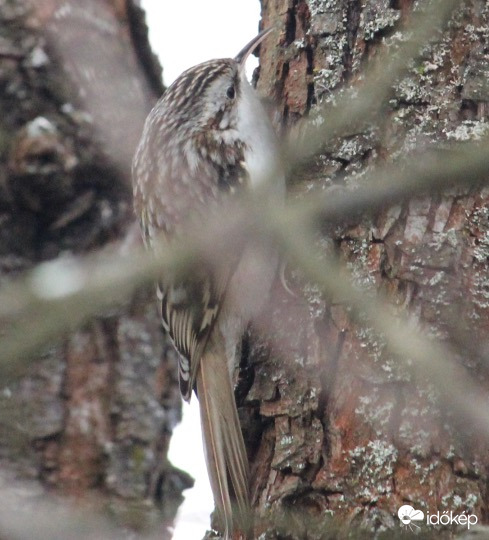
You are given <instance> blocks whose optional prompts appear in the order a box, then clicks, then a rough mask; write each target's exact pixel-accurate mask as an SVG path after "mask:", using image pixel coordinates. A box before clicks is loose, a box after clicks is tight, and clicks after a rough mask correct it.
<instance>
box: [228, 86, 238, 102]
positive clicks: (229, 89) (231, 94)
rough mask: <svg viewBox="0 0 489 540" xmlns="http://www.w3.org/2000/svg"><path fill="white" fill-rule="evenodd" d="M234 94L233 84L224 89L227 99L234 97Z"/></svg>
mask: <svg viewBox="0 0 489 540" xmlns="http://www.w3.org/2000/svg"><path fill="white" fill-rule="evenodd" d="M235 95H236V90H235V89H234V86H228V89H227V90H226V96H227V97H228V98H229V99H234V96H235Z"/></svg>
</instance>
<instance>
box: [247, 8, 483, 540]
mask: <svg viewBox="0 0 489 540" xmlns="http://www.w3.org/2000/svg"><path fill="white" fill-rule="evenodd" d="M412 4H413V2H411V1H410V0H405V1H388V0H366V1H364V2H356V1H352V0H337V1H335V2H326V1H325V2H322V1H316V0H314V1H313V0H309V1H305V0H298V1H297V0H294V1H292V0H282V1H278V0H275V1H271V0H262V16H263V26H264V27H267V26H269V25H270V24H277V26H278V34H279V43H278V44H277V43H269V42H265V43H264V44H263V45H262V46H261V54H260V64H261V67H260V72H259V79H258V89H259V90H260V91H261V93H262V94H264V95H267V96H273V97H274V98H275V99H276V101H277V103H278V104H279V107H280V111H281V113H282V116H283V118H284V119H285V123H286V124H287V125H288V126H289V127H290V126H291V125H293V124H294V123H295V122H296V121H297V120H299V119H300V118H302V117H303V116H305V115H307V114H308V113H310V112H313V111H314V110H316V109H317V107H318V105H319V104H321V103H325V102H327V101H329V100H331V99H332V97H333V96H334V93H335V91H338V89H341V88H343V87H345V86H347V85H348V84H354V85H355V84H360V83H359V82H358V81H360V80H361V74H362V73H363V72H364V71H365V69H366V66H367V65H368V62H369V61H375V58H376V57H377V55H378V53H379V51H381V50H383V49H384V48H385V47H388V46H392V45H393V44H395V43H396V32H398V31H399V30H400V29H402V27H403V25H404V24H406V23H408V22H409V21H410V19H411V16H412ZM421 4H423V2H421ZM424 4H425V5H426V4H427V3H426V2H425V3H424ZM488 35H489V6H488V5H487V2H485V1H483V0H473V1H472V2H465V3H462V6H461V7H460V8H459V9H458V10H457V11H456V14H455V15H454V16H453V17H452V19H451V21H450V24H449V25H448V27H447V29H446V30H444V31H443V32H442V33H440V34H437V33H435V34H434V35H433V40H432V41H431V42H430V43H429V44H428V45H426V47H425V48H424V49H423V53H422V56H421V57H420V58H418V59H417V60H415V61H413V62H412V65H411V67H410V68H409V70H408V71H407V73H406V74H405V76H404V77H403V78H402V79H401V80H400V81H399V82H398V83H397V84H396V85H395V86H394V88H393V90H392V93H391V96H390V100H389V103H388V106H386V111H385V114H384V115H383V116H382V122H381V123H379V124H376V125H373V124H372V125H371V126H370V127H369V129H366V130H363V131H361V132H358V131H357V132H354V133H352V134H351V135H350V136H348V137H344V138H342V139H339V140H337V141H336V142H335V143H334V144H332V145H329V146H328V147H327V148H324V149H323V150H322V151H321V153H320V155H318V156H317V157H316V158H315V159H314V160H312V161H311V162H310V163H308V166H307V168H306V169H305V170H302V173H301V174H294V176H293V178H291V179H290V186H289V187H290V192H291V197H300V195H301V193H305V192H306V191H308V190H310V189H311V188H315V189H318V188H321V189H324V190H331V193H333V192H335V191H337V190H338V189H344V188H343V187H342V186H347V188H348V189H349V188H354V187H355V186H358V185H361V184H362V175H363V173H364V172H365V171H366V170H368V169H369V168H371V167H373V166H374V165H376V164H379V163H382V162H386V163H401V161H402V160H405V159H406V158H407V161H404V166H406V167H409V166H410V165H409V164H410V161H409V156H410V154H412V153H413V150H414V149H415V148H416V147H418V148H419V147H422V148H427V147H431V146H440V145H441V146H443V145H444V144H445V145H446V144H448V143H450V142H453V141H462V140H469V139H473V138H477V137H480V136H481V135H482V134H483V133H486V132H487V125H488V124H487V123H486V119H487V107H486V104H487V102H488V100H489V88H488V86H487V73H488V72H489V57H488V55H487V50H488V48H489V41H488ZM389 44H390V45H389ZM277 45H278V46H277ZM412 159H415V158H412ZM399 166H401V165H399ZM481 180H483V179H481ZM488 212H489V193H488V190H487V188H482V189H470V190H468V189H461V188H457V189H455V188H452V187H450V186H447V189H446V191H445V192H444V193H443V194H441V195H432V196H423V197H420V198H417V199H413V200H411V201H409V202H408V203H402V204H399V205H397V206H392V207H389V208H385V209H384V210H383V211H382V212H380V213H378V214H377V215H375V216H374V217H369V216H360V217H358V216H345V219H344V220H343V223H342V224H341V225H338V226H335V227H332V226H329V227H328V229H329V230H328V233H327V234H326V235H325V237H323V239H322V240H321V241H319V242H318V243H317V245H318V250H319V251H320V250H321V249H322V250H324V251H325V253H326V252H328V250H333V251H334V252H336V253H337V254H338V255H339V256H340V257H341V259H342V260H343V261H344V262H345V263H346V265H347V267H348V268H349V270H350V271H351V273H352V275H353V277H354V280H355V283H356V285H357V286H358V287H360V288H362V289H363V290H364V291H365V293H366V294H367V295H368V294H370V295H371V294H374V293H375V292H376V291H382V292H384V293H385V294H386V295H387V297H388V298H389V299H390V301H391V302H392V303H393V304H394V305H396V306H397V308H398V310H399V311H400V312H404V313H406V314H408V315H409V317H410V319H412V320H416V321H417V322H418V325H419V328H420V329H422V330H423V331H424V332H425V333H426V334H428V335H430V336H433V337H436V338H439V339H442V340H445V341H446V342H447V343H449V344H450V346H451V347H452V348H453V350H454V351H455V354H456V355H457V357H458V360H459V362H460V364H461V365H462V366H464V368H466V369H467V370H468V371H469V372H470V374H471V375H472V376H473V378H474V379H475V380H477V381H478V383H479V384H480V385H481V387H482V388H483V389H484V390H485V391H486V392H487V390H489V380H488V372H487V367H486V365H485V362H484V358H485V356H486V353H485V352H484V350H487V349H486V345H485V344H486V343H487V330H488V323H489V304H488V302H487V288H488V285H489V283H488V278H487V275H488V274H487V260H488V255H489V251H488V249H489V244H488V238H489V223H488V220H487V216H488ZM288 273H289V274H290V276H292V277H290V276H289V278H290V281H291V282H295V283H297V282H300V279H295V278H294V275H295V274H297V272H296V271H295V270H289V272H288ZM296 288H298V289H301V290H302V298H304V299H305V300H301V296H293V295H290V294H288V293H287V292H285V291H284V289H282V288H280V287H277V299H276V301H275V303H274V311H273V313H272V314H271V316H270V314H269V317H268V319H267V320H270V319H271V320H273V321H274V332H275V335H274V339H272V345H271V346H270V344H268V346H266V345H267V344H266V342H264V341H263V339H262V338H261V337H260V334H261V332H260V329H261V328H262V327H261V325H260V324H258V330H257V329H255V330H254V331H252V333H251V336H250V337H249V340H248V352H249V356H250V364H251V369H250V370H249V374H248V376H247V378H246V381H247V383H248V387H246V388H245V389H244V391H243V395H245V397H243V398H242V401H243V404H244V407H243V413H244V412H246V414H247V420H246V422H245V425H246V426H248V427H247V430H248V431H247V439H248V441H249V448H250V454H251V455H252V461H253V467H254V474H253V479H254V485H253V490H254V491H253V493H254V498H255V505H256V507H257V513H258V514H259V516H260V519H259V520H258V523H257V526H256V535H255V537H257V538H258V537H259V535H260V534H261V533H264V532H265V531H268V534H269V536H267V538H268V537H270V538H290V539H296V538H297V539H299V538H300V539H302V538H337V537H343V536H344V537H346V536H347V534H348V531H350V532H351V528H352V527H354V528H357V527H358V528H360V529H361V533H360V536H361V537H362V538H366V537H371V536H374V535H375V534H379V533H380V532H381V531H385V530H386V529H387V530H389V533H388V534H387V537H389V538H391V537H393V536H394V534H396V533H398V532H399V533H400V532H401V531H402V529H401V527H400V526H401V525H402V523H401V521H400V520H399V518H398V515H397V512H398V509H399V508H400V507H401V506H402V505H404V504H408V505H410V506H412V507H413V508H414V509H419V510H422V511H423V512H424V515H425V520H424V521H423V522H419V525H420V527H421V532H422V533H426V534H430V533H431V534H435V535H440V536H442V535H446V536H447V537H448V536H450V535H452V534H453V533H454V531H455V527H453V526H446V525H445V524H444V520H442V524H441V525H440V524H439V525H438V526H437V525H435V524H433V525H429V526H428V525H427V523H426V517H427V516H428V515H431V516H435V519H434V520H432V521H431V523H436V514H437V512H439V513H440V515H441V514H443V512H446V511H448V513H450V512H453V515H455V514H466V515H475V516H477V518H478V521H479V523H486V522H487V521H488V520H489V510H488V509H489V492H488V489H487V485H488V467H489V458H488V452H487V440H486V439H485V438H484V437H483V436H482V435H481V434H480V433H478V432H477V430H475V428H474V425H473V423H472V422H471V420H470V419H467V418H460V417H458V416H457V414H456V412H455V411H452V410H450V408H449V407H447V405H446V404H444V402H443V401H442V400H441V399H440V398H439V396H438V388H439V386H438V385H443V384H444V383H445V382H444V381H433V380H419V379H417V380H414V377H413V375H412V373H411V372H410V371H409V369H406V368H405V367H404V364H401V363H400V362H399V359H398V358H395V357H393V356H392V355H391V354H389V352H388V350H387V348H386V347H385V342H384V340H383V336H381V335H378V334H376V333H375V332H374V331H373V329H372V328H371V327H370V326H368V325H367V324H364V325H362V324H358V323H355V322H353V321H352V319H351V317H350V316H349V310H348V306H345V305H344V304H343V303H342V301H341V298H324V297H323V296H322V295H321V294H320V293H319V292H318V290H317V288H316V287H314V286H313V285H312V284H308V283H306V284H302V285H301V286H297V287H296ZM269 326H270V325H269V324H268V327H269ZM277 344H278V345H277ZM270 349H271V351H270ZM447 376H449V375H448V374H447ZM486 395H487V394H486ZM470 399H471V396H467V400H470ZM251 426H253V427H251ZM413 523H415V524H418V523H416V522H413ZM437 529H438V532H437ZM462 530H467V526H464V527H462ZM407 532H408V533H409V530H408V531H407ZM437 537H438V536H437Z"/></svg>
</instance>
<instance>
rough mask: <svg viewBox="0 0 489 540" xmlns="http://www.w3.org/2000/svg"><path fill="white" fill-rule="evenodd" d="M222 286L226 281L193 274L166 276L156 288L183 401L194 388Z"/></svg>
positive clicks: (221, 294) (219, 303)
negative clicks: (176, 358)
mask: <svg viewBox="0 0 489 540" xmlns="http://www.w3.org/2000/svg"><path fill="white" fill-rule="evenodd" d="M228 274H229V272H228ZM226 285H227V279H215V278H212V277H211V274H210V273H209V272H198V273H197V272H193V275H192V277H191V278H190V279H189V278H183V279H182V278H180V279H178V278H171V277H170V279H168V278H167V279H165V280H161V281H160V283H159V285H158V297H159V298H160V300H161V319H162V321H163V326H164V327H165V329H166V330H167V331H168V333H169V335H170V337H171V339H172V341H173V343H174V345H175V348H176V349H177V351H178V352H179V365H178V368H179V381H180V391H181V393H182V396H183V398H184V399H186V400H189V399H190V396H191V393H192V389H193V387H194V385H195V377H196V373H197V369H198V367H199V362H200V358H201V356H202V353H203V351H204V348H205V346H206V344H207V340H208V338H209V335H210V332H211V330H212V328H213V325H214V322H215V320H216V318H217V315H218V313H219V309H220V307H221V304H222V297H223V295H224V291H225V288H226Z"/></svg>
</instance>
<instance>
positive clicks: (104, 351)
mask: <svg viewBox="0 0 489 540" xmlns="http://www.w3.org/2000/svg"><path fill="white" fill-rule="evenodd" d="M0 23H1V27H2V29H3V32H2V38H1V40H0V84H1V89H2V90H1V93H0V108H1V115H0V129H1V143H2V144H1V160H0V175H1V182H0V221H1V223H2V226H1V229H0V272H1V279H2V281H3V282H8V281H9V280H10V278H12V277H15V276H17V275H18V274H19V273H21V272H23V271H25V270H27V269H30V268H31V267H32V266H33V265H35V264H37V263H39V262H41V261H47V260H49V259H53V258H55V257H60V256H67V255H68V254H83V253H87V252H89V251H91V250H94V249H96V248H101V247H106V246H107V247H111V248H112V249H124V246H125V245H127V244H128V243H131V242H136V241H138V240H136V239H138V238H139V234H138V231H137V228H136V233H134V232H133V227H134V226H133V219H134V218H133V212H132V202H131V190H130V160H131V157H132V155H133V152H134V148H135V144H136V141H137V140H138V138H139V135H140V132H141V129H142V123H143V121H144V118H145V116H146V115H147V113H148V111H149V109H150V108H151V106H152V105H153V103H154V102H155V100H156V99H157V97H159V95H160V94H161V92H162V90H163V88H162V84H161V70H160V68H159V65H158V63H157V61H155V59H154V58H153V56H152V54H151V52H150V48H149V44H148V41H147V28H146V26H145V23H144V17H143V14H142V12H141V10H140V9H139V7H138V3H137V2H133V1H128V2H120V1H117V0H84V1H83V2H82V3H80V2H78V1H77V0H42V1H41V0H36V1H35V2H29V1H28V0H17V1H15V2H4V3H2V5H1V6H0ZM148 296H149V299H148ZM172 355H173V352H172V350H171V348H169V346H168V344H167V341H166V339H165V338H164V336H163V333H162V331H161V329H160V322H159V318H158V316H157V310H156V305H155V301H154V298H153V291H152V290H151V292H150V294H149V295H148V294H146V292H145V291H142V292H141V293H140V294H139V295H138V297H137V298H134V299H133V300H132V301H131V302H128V303H127V305H125V306H121V307H120V308H117V309H114V310H112V311H111V312H110V313H107V314H105V315H103V316H101V317H98V318H97V319H95V320H93V321H92V322H91V323H89V324H87V325H86V326H85V327H84V328H82V329H80V330H77V331H76V332H74V333H73V334H71V335H70V336H69V337H67V338H66V339H65V340H64V341H63V342H62V343H58V344H57V345H55V346H52V347H51V348H49V349H47V350H43V351H38V354H37V355H36V359H35V361H33V362H32V364H31V368H30V369H29V372H28V374H27V375H25V376H23V377H21V378H17V379H15V380H9V381H4V382H3V391H2V393H1V398H0V400H1V410H2V411H3V412H2V414H1V417H0V429H1V436H0V449H1V451H0V468H1V471H2V478H1V480H0V481H1V483H2V484H3V485H5V486H7V485H8V486H11V485H12V484H14V485H16V482H20V483H24V484H25V483H27V484H25V485H27V486H28V489H27V490H26V493H25V494H26V495H27V496H30V495H32V494H33V493H40V492H43V491H45V490H46V489H48V488H50V489H51V490H55V491H56V492H58V493H68V494H75V495H78V496H80V497H83V500H84V501H87V503H90V501H92V502H93V504H96V505H97V506H99V505H100V504H101V505H102V508H106V509H107V510H110V511H111V512H113V513H115V514H121V515H122V516H123V522H124V523H127V522H129V523H130V524H131V525H132V526H134V527H142V526H146V525H148V523H151V522H154V520H155V513H156V510H157V508H158V507H159V503H161V501H162V500H164V501H165V507H164V512H163V518H162V517H161V516H160V517H159V518H158V519H157V520H156V522H157V523H160V524H161V523H162V522H163V523H164V524H165V523H166V524H167V525H168V524H171V522H172V520H173V517H174V515H175V512H176V508H177V505H178V504H179V502H180V500H181V491H182V489H183V488H184V487H188V486H189V484H190V479H189V477H188V476H187V475H185V474H184V473H181V472H180V471H177V470H175V469H173V468H172V466H171V465H170V464H169V463H168V461H167V459H166V453H167V449H168V444H169V438H170V434H171V431H172V429H173V427H174V425H175V424H176V423H177V422H178V421H179V419H180V415H181V402H180V397H179V392H178V388H177V386H178V385H177V382H176V377H177V375H176V372H175V362H174V358H171V356H172ZM148 500H152V501H153V502H154V503H155V504H153V505H151V504H150V505H148ZM19 504H23V503H22V502H21V503H19ZM0 534H2V533H0ZM121 534H122V533H121ZM2 537H3V534H2Z"/></svg>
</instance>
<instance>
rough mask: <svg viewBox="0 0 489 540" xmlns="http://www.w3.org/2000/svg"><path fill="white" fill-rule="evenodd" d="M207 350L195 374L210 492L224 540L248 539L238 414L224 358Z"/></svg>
mask: <svg viewBox="0 0 489 540" xmlns="http://www.w3.org/2000/svg"><path fill="white" fill-rule="evenodd" d="M208 345H211V344H210V343H209V344H208ZM207 349H208V350H206V351H205V353H204V355H203V356H202V358H201V361H200V366H199V373H198V374H197V395H198V398H199V406H200V418H201V423H202V436H203V439H204V449H205V458H206V463H207V470H208V473H209V479H210V482H211V487H212V493H213V495H214V501H215V504H216V506H217V509H218V511H219V514H220V516H221V519H222V522H223V525H224V528H225V534H224V537H225V538H226V540H227V539H229V538H231V535H233V537H235V536H234V533H235V532H236V531H237V530H239V531H240V532H241V534H242V535H243V536H242V537H244V538H249V530H250V529H251V521H250V518H251V512H250V502H249V468H248V457H247V455H246V449H245V446H244V441H243V435H242V433H241V428H240V424H239V418H238V411H237V409H236V402H235V399H234V393H233V389H232V385H231V380H230V377H229V371H228V369H227V362H226V360H225V357H224V355H223V354H220V353H219V352H216V351H215V350H213V349H214V348H213V347H212V346H208V347H207Z"/></svg>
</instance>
